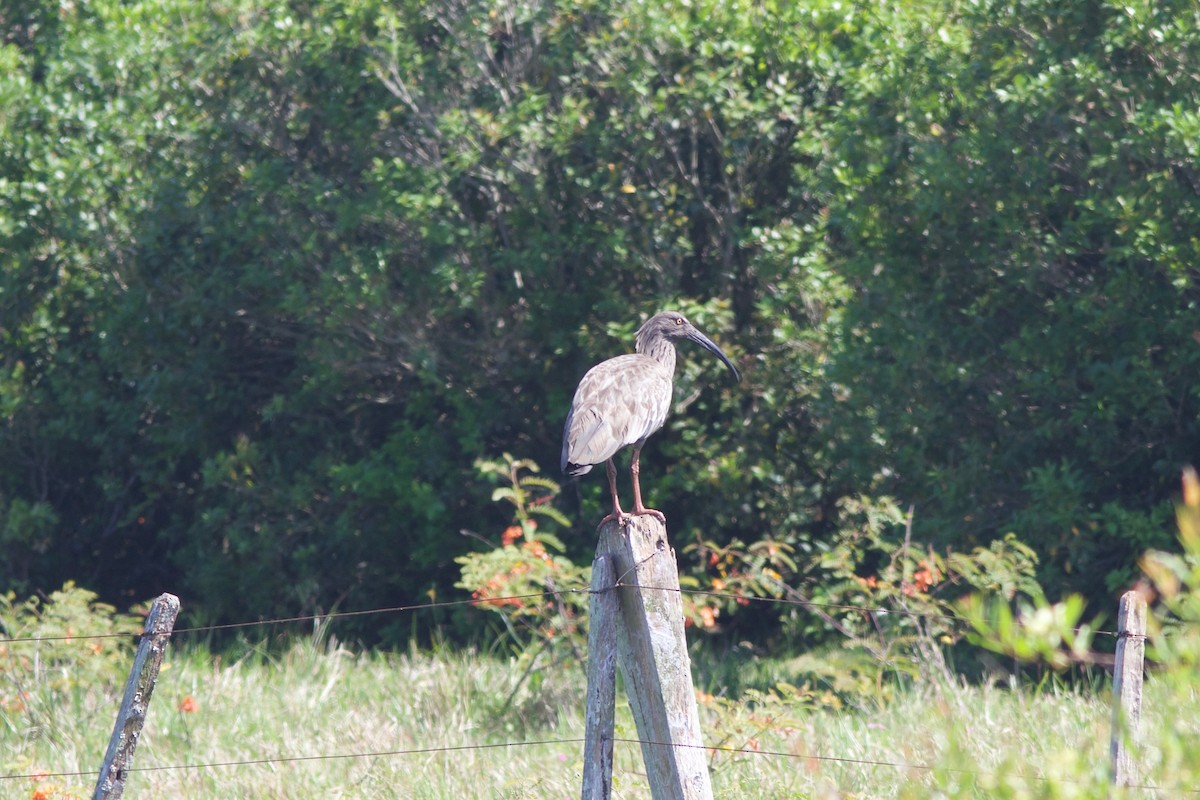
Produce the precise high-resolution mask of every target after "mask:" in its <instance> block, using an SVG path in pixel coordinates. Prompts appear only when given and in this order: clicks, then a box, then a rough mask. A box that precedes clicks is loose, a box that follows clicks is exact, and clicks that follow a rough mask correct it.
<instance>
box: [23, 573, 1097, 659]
mask: <svg viewBox="0 0 1200 800" xmlns="http://www.w3.org/2000/svg"><path fill="white" fill-rule="evenodd" d="M785 587H786V585H785ZM618 588H631V589H643V590H647V591H658V592H678V593H680V594H686V595H696V596H704V597H716V598H721V599H725V600H732V601H734V602H738V601H744V602H751V603H774V604H779V605H787V606H798V607H802V608H819V609H827V610H832V611H852V612H857V613H861V614H875V615H878V616H888V615H894V616H905V617H913V618H919V619H940V620H945V621H947V622H951V623H954V624H956V625H961V624H962V620H961V619H959V618H958V617H955V616H953V615H950V614H939V613H936V612H926V611H911V610H909V609H903V608H883V607H876V606H858V605H853V604H850V603H823V602H819V601H816V600H807V599H800V598H791V597H763V596H761V595H745V594H737V593H734V592H721V591H716V590H709V589H689V588H676V587H666V586H643V585H639V584H636V583H623V582H618V583H617V584H615V585H614V586H613V587H612V588H611V589H602V590H600V591H611V590H612V589H618ZM786 588H789V589H790V587H786ZM592 593H593V590H592V589H591V588H590V587H581V588H575V589H546V590H544V591H541V592H529V593H527V594H514V595H506V596H503V597H482V598H470V599H463V600H441V601H436V602H430V603H416V604H412V605H403V606H385V607H381V608H371V609H363V610H360V611H330V612H327V613H324V614H301V615H297V616H293V617H272V618H268V619H259V620H248V621H245V622H226V623H219V624H214V625H196V626H190V627H181V628H175V630H174V632H173V634H172V635H173V636H175V635H179V634H198V633H211V632H217V631H228V630H236V629H240V628H253V627H257V626H264V625H294V624H297V623H301V622H313V623H323V622H328V621H332V620H337V619H349V618H352V617H366V616H372V615H376V614H400V613H406V612H417V611H427V610H430V609H435V608H454V607H461V606H474V607H487V606H491V605H499V604H503V603H506V602H511V601H513V600H530V599H533V598H541V597H555V596H557V595H563V594H592ZM1083 630H1084V628H1076V629H1075V631H1076V633H1079V632H1081V631H1083ZM1087 630H1088V631H1089V632H1090V633H1091V634H1093V635H1096V636H1114V637H1116V636H1120V635H1121V634H1120V633H1119V632H1118V631H1109V630H1092V629H1090V628H1089V629H1087ZM141 635H142V634H141V632H140V631H139V632H136V633H93V634H61V635H56V636H27V637H13V638H5V637H0V643H3V644H9V645H17V644H32V643H37V642H71V641H91V640H96V639H128V638H131V637H132V638H137V637H140V636H141Z"/></svg>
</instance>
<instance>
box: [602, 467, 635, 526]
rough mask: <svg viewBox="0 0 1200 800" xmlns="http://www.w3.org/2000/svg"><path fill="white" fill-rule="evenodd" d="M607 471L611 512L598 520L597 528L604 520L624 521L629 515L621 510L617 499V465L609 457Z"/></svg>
mask: <svg viewBox="0 0 1200 800" xmlns="http://www.w3.org/2000/svg"><path fill="white" fill-rule="evenodd" d="M607 471H608V490H609V491H610V492H612V501H613V510H612V513H611V514H609V515H608V516H607V517H605V518H604V519H602V520H600V524H599V525H597V526H596V527H598V528H602V527H604V523H606V522H614V521H615V522H619V523H624V522H625V520H626V519H628V517H629V515H628V514H626V513H625V512H624V511H622V510H621V501H620V500H618V499H617V467H616V465H615V464H613V460H612V459H611V458H610V459H609V460H608V462H607Z"/></svg>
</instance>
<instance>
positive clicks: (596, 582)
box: [583, 555, 619, 800]
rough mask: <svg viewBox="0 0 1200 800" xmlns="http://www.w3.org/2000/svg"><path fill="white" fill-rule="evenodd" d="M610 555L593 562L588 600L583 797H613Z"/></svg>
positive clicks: (614, 623) (604, 799)
mask: <svg viewBox="0 0 1200 800" xmlns="http://www.w3.org/2000/svg"><path fill="white" fill-rule="evenodd" d="M612 562H613V559H612V556H606V555H597V556H596V560H595V561H593V562H592V595H591V598H590V599H589V600H588V617H589V620H588V684H587V716H586V718H585V720H584V744H583V800H609V798H610V797H611V796H612V768H613V717H614V715H615V712H616V700H617V622H618V614H619V607H618V604H617V591H616V588H615V586H614V584H616V573H615V572H614V570H613V563H612Z"/></svg>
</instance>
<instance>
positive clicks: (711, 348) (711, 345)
mask: <svg viewBox="0 0 1200 800" xmlns="http://www.w3.org/2000/svg"><path fill="white" fill-rule="evenodd" d="M687 338H689V339H691V340H692V341H693V342H695V343H696V344H698V345H700V346H701V347H703V348H704V349H705V350H707V351H708V352H710V353H712V354H713V355H715V356H716V357H717V358H719V359H721V361H722V362H724V364H725V366H727V367H729V371H730V372H732V373H733V379H734V380H735V381H740V380H741V379H742V376H741V375H740V374H738V371H737V367H735V366H734V365H733V362H732V361H730V360H729V356H727V355H725V352H724V351H723V350H721V348H719V347H717V345H716V342H714V341H713V340H712V339H710V338H708V337H707V336H705V335H704V334H703V333H701V332H700V331H696V330H693V331H691V332H690V333H689V334H688V337H687Z"/></svg>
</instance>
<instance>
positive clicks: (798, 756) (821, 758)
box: [0, 736, 1200, 794]
mask: <svg viewBox="0 0 1200 800" xmlns="http://www.w3.org/2000/svg"><path fill="white" fill-rule="evenodd" d="M610 741H612V742H615V743H621V744H636V745H638V746H642V745H650V746H651V747H676V748H689V749H702V750H706V751H708V752H709V753H710V754H714V755H715V754H716V753H727V754H730V755H745V756H756V757H764V758H788V759H795V760H800V761H818V762H822V763H832V764H847V765H852V766H865V767H885V768H889V769H898V770H913V771H918V772H948V773H953V774H956V775H965V776H969V777H972V778H997V777H1003V776H1002V775H1001V774H1000V773H995V772H987V771H984V770H972V769H965V768H961V767H943V766H936V765H932V764H918V763H913V762H908V761H885V760H882V759H867V758H843V757H840V756H827V755H818V754H815V753H795V752H786V751H782V750H762V749H754V748H746V747H727V746H721V745H704V744H683V743H679V742H661V741H654V740H651V739H640V738H630V737H625V736H614V737H612V738H611V739H610ZM583 743H584V739H583V737H574V738H567V739H536V740H530V741H523V742H496V743H484V744H463V745H445V746H441V747H414V748H406V749H400V750H373V751H366V752H357V753H323V754H318V755H307V756H275V757H271V758H248V759H240V760H232V761H210V762H204V763H199V764H163V765H150V766H142V767H133V766H131V767H129V768H128V772H131V773H134V772H146V773H149V772H170V771H184V770H207V769H222V768H234V767H251V766H262V765H267V764H298V763H305V762H315V761H337V760H346V759H361V758H396V757H400V756H413V755H430V754H441V753H459V752H463V751H469V750H497V749H503V748H519V747H541V746H558V745H582V744H583ZM709 767H710V769H711V768H712V764H711V763H710V765H709ZM95 775H96V772H95V771H88V772H84V771H77V772H40V771H39V772H29V773H21V774H14V775H0V782H3V781H12V780H38V781H41V780H47V779H50V778H83V777H88V778H90V777H94V776H95ZM1016 777H1019V778H1021V779H1023V780H1026V781H1036V782H1039V783H1047V782H1051V781H1058V782H1059V783H1068V784H1074V785H1082V784H1084V782H1083V781H1075V780H1070V779H1066V778H1048V777H1046V776H1044V775H1028V774H1024V773H1018V774H1017V776H1016ZM1125 788H1128V789H1141V790H1143V791H1148V792H1154V793H1157V792H1174V793H1183V794H1200V789H1195V788H1190V787H1186V786H1176V787H1164V786H1154V785H1150V784H1136V785H1131V786H1128V787H1125Z"/></svg>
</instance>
